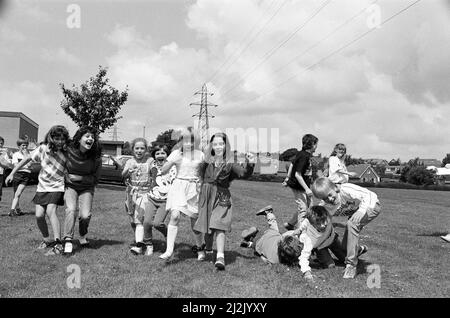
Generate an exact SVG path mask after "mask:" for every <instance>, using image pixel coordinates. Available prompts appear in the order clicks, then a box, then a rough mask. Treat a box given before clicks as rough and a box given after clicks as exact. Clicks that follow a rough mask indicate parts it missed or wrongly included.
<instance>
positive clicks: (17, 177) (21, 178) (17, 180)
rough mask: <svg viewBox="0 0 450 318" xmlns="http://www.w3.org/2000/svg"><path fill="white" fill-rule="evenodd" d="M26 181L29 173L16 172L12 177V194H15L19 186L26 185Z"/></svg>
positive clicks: (28, 179) (28, 178)
mask: <svg viewBox="0 0 450 318" xmlns="http://www.w3.org/2000/svg"><path fill="white" fill-rule="evenodd" d="M28 181H30V173H29V172H24V171H17V172H16V173H15V174H14V177H13V182H12V183H13V189H14V193H16V191H17V188H18V187H19V185H20V184H23V185H27V184H28Z"/></svg>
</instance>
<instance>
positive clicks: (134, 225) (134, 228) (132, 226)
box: [130, 222, 136, 232]
mask: <svg viewBox="0 0 450 318" xmlns="http://www.w3.org/2000/svg"><path fill="white" fill-rule="evenodd" d="M130 224H131V228H132V229H133V232H135V231H136V223H134V222H131V223H130Z"/></svg>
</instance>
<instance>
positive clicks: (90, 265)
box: [0, 181, 450, 297]
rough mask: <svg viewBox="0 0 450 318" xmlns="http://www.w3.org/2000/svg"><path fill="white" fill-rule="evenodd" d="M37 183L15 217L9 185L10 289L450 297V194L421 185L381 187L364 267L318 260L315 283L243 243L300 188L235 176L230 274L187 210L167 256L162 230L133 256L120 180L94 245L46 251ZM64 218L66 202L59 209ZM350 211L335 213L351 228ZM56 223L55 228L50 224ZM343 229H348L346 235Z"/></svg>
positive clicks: (6, 246)
mask: <svg viewBox="0 0 450 318" xmlns="http://www.w3.org/2000/svg"><path fill="white" fill-rule="evenodd" d="M34 190H35V186H32V187H29V188H27V189H26V191H25V194H24V196H23V197H22V208H23V210H25V211H26V212H28V214H27V215H25V216H22V217H16V218H10V217H8V216H6V214H7V211H8V208H9V204H10V200H11V196H12V192H11V188H6V189H4V194H3V201H2V202H0V207H1V217H0V239H1V243H0V244H1V254H0V262H1V264H2V271H1V276H0V295H1V297H449V296H450V271H449V269H448V265H449V260H450V258H449V255H450V244H448V243H445V242H444V241H442V240H441V239H440V238H439V235H442V234H444V233H446V232H447V231H449V230H450V215H449V213H450V193H449V192H436V191H419V190H393V189H372V190H373V191H375V192H376V193H377V194H378V195H379V198H380V201H381V204H382V208H383V211H382V213H381V214H380V216H379V217H378V219H376V220H374V221H373V222H372V223H370V224H369V225H368V226H367V227H366V228H365V229H364V230H363V232H362V237H361V241H362V242H363V243H364V244H367V245H368V246H369V252H368V253H367V254H365V255H364V256H363V257H362V261H361V262H360V266H359V268H358V270H359V275H358V276H357V278H356V279H354V280H350V281H348V280H343V279H342V271H343V268H342V267H336V268H335V269H330V270H323V269H318V268H315V269H313V274H314V275H315V276H316V283H315V284H314V285H308V284H307V283H305V282H304V281H303V279H302V277H301V272H300V269H299V268H291V269H288V268H287V267H285V266H283V265H276V266H274V265H272V266H271V265H266V264H264V263H263V262H262V261H260V259H258V258H255V257H254V256H253V253H252V251H251V250H246V249H242V248H240V247H239V243H240V233H241V231H242V230H243V229H244V228H246V227H248V226H251V225H255V226H257V227H258V228H259V229H260V230H261V232H262V231H263V230H264V229H265V227H266V224H265V221H264V218H263V217H256V216H255V214H254V213H255V211H256V209H258V208H261V207H264V206H265V205H268V204H272V205H273V207H274V209H275V213H276V215H277V216H278V221H279V223H280V228H281V223H282V222H284V221H286V220H287V219H288V217H289V216H290V214H291V211H292V210H293V209H294V208H295V204H294V202H293V199H292V196H291V192H290V191H289V190H288V189H286V188H283V187H281V185H279V184H277V183H262V182H248V181H235V182H234V183H233V185H232V194H233V199H234V223H233V230H232V232H231V233H230V234H229V235H228V237H227V251H226V253H225V258H226V262H227V267H226V270H225V271H224V272H216V271H215V269H214V266H213V264H212V263H208V262H202V263H199V262H198V261H197V260H196V259H195V258H194V256H193V255H192V253H191V251H190V248H191V245H192V243H193V237H192V236H191V232H190V227H189V223H188V220H187V219H186V218H184V219H182V222H181V224H180V229H179V232H178V233H179V234H178V237H177V244H176V247H175V248H176V252H175V253H176V254H175V258H174V260H173V261H172V262H170V263H168V264H166V263H165V262H164V261H162V260H160V259H159V258H158V255H159V254H160V253H161V248H162V247H163V245H162V244H163V237H162V236H160V234H159V233H157V232H156V231H155V234H154V236H155V240H156V246H155V248H156V252H155V254H154V255H153V256H151V257H147V256H133V255H131V254H130V252H129V243H130V242H131V241H132V240H133V235H132V231H131V227H130V226H129V224H128V221H127V217H126V215H125V212H124V209H123V198H124V193H123V190H122V189H118V188H115V187H109V188H100V189H98V190H97V193H96V196H95V199H94V207H93V218H92V221H91V227H90V233H89V238H90V240H91V243H92V248H91V249H84V250H77V251H76V254H75V255H73V256H71V257H63V256H51V257H46V256H44V252H43V251H41V250H37V249H36V246H37V245H38V243H39V242H40V239H41V237H40V233H39V231H38V229H37V225H36V221H35V218H34V206H33V204H32V203H31V202H30V201H31V199H32V197H33V195H34ZM58 214H59V217H60V220H61V221H63V209H60V210H59V211H58ZM345 220H346V219H345V218H343V217H339V218H336V219H335V220H334V221H335V223H336V228H337V231H338V232H339V233H340V235H342V232H343V228H342V226H343V224H345ZM49 227H50V226H49ZM341 237H342V236H341ZM70 264H76V265H78V266H79V267H80V269H81V288H79V289H78V288H74V289H69V288H68V287H67V283H66V280H67V278H68V277H69V275H70V273H68V272H67V267H68V266H69V265H70ZM370 264H378V265H379V266H380V268H381V277H380V279H381V280H380V282H381V285H380V288H369V287H368V286H367V283H366V282H367V280H368V277H369V275H370V274H369V273H367V272H366V269H367V266H369V265H370Z"/></svg>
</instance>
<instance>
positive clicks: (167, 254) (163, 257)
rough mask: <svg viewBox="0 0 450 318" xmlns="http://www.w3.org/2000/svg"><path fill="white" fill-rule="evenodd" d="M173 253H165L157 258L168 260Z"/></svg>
mask: <svg viewBox="0 0 450 318" xmlns="http://www.w3.org/2000/svg"><path fill="white" fill-rule="evenodd" d="M172 255H173V253H169V252H165V253H164V254H161V255H159V258H161V259H164V260H169V259H170V258H171V257H172Z"/></svg>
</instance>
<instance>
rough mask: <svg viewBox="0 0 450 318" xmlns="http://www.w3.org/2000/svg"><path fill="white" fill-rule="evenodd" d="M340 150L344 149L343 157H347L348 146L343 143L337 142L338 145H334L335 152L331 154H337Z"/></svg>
mask: <svg viewBox="0 0 450 318" xmlns="http://www.w3.org/2000/svg"><path fill="white" fill-rule="evenodd" d="M338 150H344V156H343V158H345V155H346V154H347V147H345V145H344V144H341V143H339V144H336V146H334V149H333V152H332V153H331V155H330V156H336V155H337V151H338Z"/></svg>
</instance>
